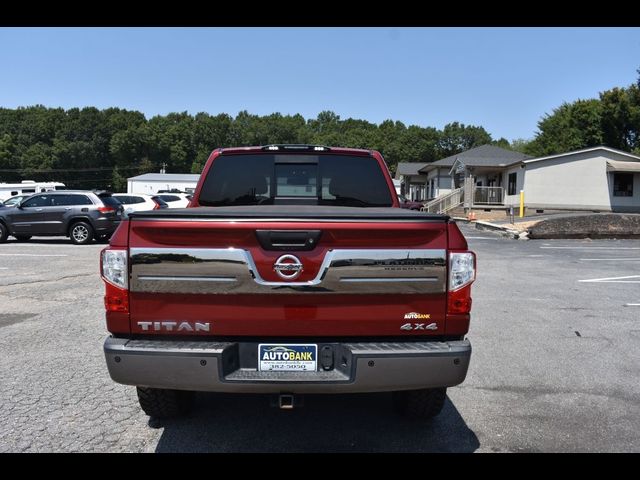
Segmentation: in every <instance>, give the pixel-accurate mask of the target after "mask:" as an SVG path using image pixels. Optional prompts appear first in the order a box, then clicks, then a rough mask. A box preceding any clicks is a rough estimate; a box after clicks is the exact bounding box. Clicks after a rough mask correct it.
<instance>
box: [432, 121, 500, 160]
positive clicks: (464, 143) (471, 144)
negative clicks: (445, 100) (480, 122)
mask: <svg viewBox="0 0 640 480" xmlns="http://www.w3.org/2000/svg"><path fill="white" fill-rule="evenodd" d="M491 140H492V139H491V135H489V133H488V132H487V131H486V130H485V129H484V128H482V127H477V126H474V125H465V124H464V123H458V122H453V123H448V124H447V125H445V126H444V129H443V130H442V133H441V134H440V138H439V140H438V144H437V151H438V156H439V157H440V158H444V157H449V156H451V155H455V154H456V153H460V152H464V151H465V150H469V149H470V148H475V147H479V146H481V145H486V144H489V143H491Z"/></svg>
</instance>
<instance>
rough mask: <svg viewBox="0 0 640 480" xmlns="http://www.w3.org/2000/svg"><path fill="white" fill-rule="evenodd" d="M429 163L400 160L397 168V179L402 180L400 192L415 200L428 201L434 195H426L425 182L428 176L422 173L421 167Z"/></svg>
mask: <svg viewBox="0 0 640 480" xmlns="http://www.w3.org/2000/svg"><path fill="white" fill-rule="evenodd" d="M426 165H429V164H428V163H411V162H400V163H398V167H397V168H396V176H395V179H396V180H398V181H399V182H400V191H399V192H398V193H399V194H402V195H404V196H405V197H407V198H408V199H409V200H412V201H415V202H422V201H427V200H429V199H431V198H433V197H429V196H427V195H426V191H425V182H426V181H427V177H426V176H425V175H423V174H421V173H420V171H419V170H420V169H421V168H422V167H424V166H426Z"/></svg>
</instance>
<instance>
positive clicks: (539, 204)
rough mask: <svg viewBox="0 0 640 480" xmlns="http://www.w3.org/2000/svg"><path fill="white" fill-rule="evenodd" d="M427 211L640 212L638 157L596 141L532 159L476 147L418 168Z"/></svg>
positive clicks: (503, 151)
mask: <svg viewBox="0 0 640 480" xmlns="http://www.w3.org/2000/svg"><path fill="white" fill-rule="evenodd" d="M419 173H421V174H424V175H425V176H426V184H425V189H426V192H427V196H428V197H430V196H431V197H435V200H433V201H432V202H430V204H429V211H447V210H450V209H452V208H455V207H457V206H460V205H464V206H465V207H468V208H506V207H508V206H511V205H513V206H516V205H519V202H520V191H523V192H524V203H525V206H526V207H527V208H532V209H536V210H544V209H548V210H590V211H605V212H608V211H613V212H640V156H638V155H633V154H630V153H627V152H623V151H620V150H615V149H613V148H609V147H604V146H598V147H591V148H585V149H582V150H577V151H574V152H567V153H561V154H557V155H549V156H545V157H538V158H532V157H529V156H527V155H524V154H522V153H519V152H513V151H510V150H505V149H502V148H498V147H494V146H491V145H483V146H481V147H477V148H472V149H470V150H467V151H466V152H462V153H460V154H458V155H454V156H451V157H448V158H445V159H442V160H439V161H437V162H433V163H429V164H427V165H426V166H425V167H423V168H421V169H420V170H419Z"/></svg>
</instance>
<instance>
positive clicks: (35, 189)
mask: <svg viewBox="0 0 640 480" xmlns="http://www.w3.org/2000/svg"><path fill="white" fill-rule="evenodd" d="M66 188H67V187H65V185H64V183H60V182H36V181H34V180H23V181H22V182H20V183H0V200H7V199H8V198H11V197H15V196H16V195H23V194H30V193H40V192H50V191H52V190H66Z"/></svg>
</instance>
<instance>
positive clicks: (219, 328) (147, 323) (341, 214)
mask: <svg viewBox="0 0 640 480" xmlns="http://www.w3.org/2000/svg"><path fill="white" fill-rule="evenodd" d="M257 212H259V213H257ZM447 219H448V218H447V217H446V216H436V215H427V214H423V213H417V212H410V211H405V210H401V209H398V208H388V209H373V208H372V209H369V208H367V209H363V208H346V207H334V208H322V207H295V206H293V207H292V206H288V207H286V208H285V207H277V206H271V207H267V206H261V207H260V208H259V209H258V208H252V207H228V208H206V207H199V208H191V209H175V210H173V211H171V212H166V211H165V212H157V213H156V212H153V213H146V212H145V214H134V215H133V217H132V219H131V221H130V224H129V258H130V268H131V270H130V272H131V277H130V294H129V311H130V322H131V331H132V332H133V333H144V334H151V333H153V334H170V335H215V336H226V335H229V336H234V337H235V336H269V337H282V336H288V337H291V336H322V337H331V336H400V335H407V336H412V335H423V336H424V335H439V334H440V335H442V334H443V333H444V329H445V313H446V312H445V309H446V288H447V262H446V249H447V228H446V222H447Z"/></svg>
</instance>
